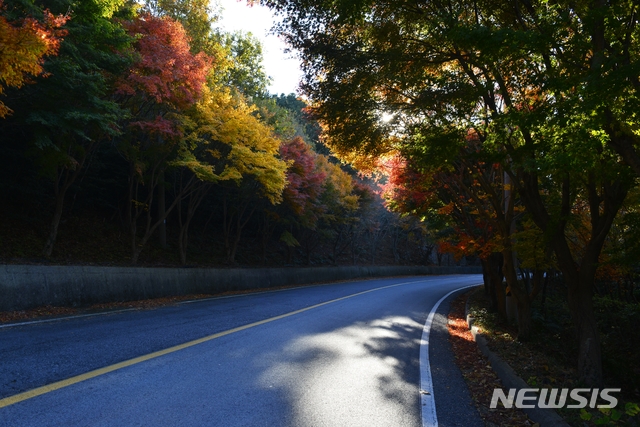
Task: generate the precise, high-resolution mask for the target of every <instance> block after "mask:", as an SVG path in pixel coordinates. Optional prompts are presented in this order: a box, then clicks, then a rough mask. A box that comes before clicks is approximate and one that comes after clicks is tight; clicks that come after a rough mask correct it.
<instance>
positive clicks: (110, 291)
mask: <svg viewBox="0 0 640 427" xmlns="http://www.w3.org/2000/svg"><path fill="white" fill-rule="evenodd" d="M461 273H474V274H475V273H478V274H479V273H481V270H480V267H426V266H425V267H419V266H416V267H403V266H369V267H366V266H363V267H360V266H345V267H343V266H341V267H312V268H255V269H254V268H230V269H211V268H142V267H94V266H43V265H2V266H0V311H11V310H25V309H29V308H34V307H40V306H45V305H52V306H81V305H88V304H96V303H105V302H113V301H134V300H140V299H147V298H159V297H168V296H178V295H188V294H216V293H220V292H224V291H231V290H242V289H256V288H269V287H272V286H286V285H302V284H308V283H322V282H330V281H336V280H348V279H356V278H368V277H387V276H413V275H429V274H461Z"/></svg>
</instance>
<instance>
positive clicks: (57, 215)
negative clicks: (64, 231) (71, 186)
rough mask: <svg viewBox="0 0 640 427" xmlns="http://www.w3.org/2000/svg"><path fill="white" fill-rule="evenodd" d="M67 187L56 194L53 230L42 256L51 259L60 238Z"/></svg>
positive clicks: (52, 220) (51, 229) (52, 221)
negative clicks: (59, 230)
mask: <svg viewBox="0 0 640 427" xmlns="http://www.w3.org/2000/svg"><path fill="white" fill-rule="evenodd" d="M67 188H68V187H67V186H65V187H63V188H62V189H60V191H59V192H58V194H56V206H55V210H54V211H53V218H52V219H51V228H50V231H49V237H48V238H47V243H46V244H45V245H44V250H43V251H42V254H43V255H44V256H45V257H46V258H49V257H50V256H51V253H52V252H53V245H54V244H55V243H56V239H57V238H58V227H59V226H60V219H61V218H62V209H63V207H64V196H65V194H66V193H67Z"/></svg>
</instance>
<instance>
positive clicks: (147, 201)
mask: <svg viewBox="0 0 640 427" xmlns="http://www.w3.org/2000/svg"><path fill="white" fill-rule="evenodd" d="M123 25H124V27H125V29H126V30H127V32H128V33H129V34H130V35H131V36H132V37H134V39H135V42H134V44H133V47H134V49H135V52H136V54H137V60H136V62H135V63H134V65H133V67H132V68H131V69H130V70H129V72H128V73H126V74H125V75H123V76H122V77H121V78H120V79H119V80H118V81H117V82H116V85H115V87H116V95H117V100H118V102H119V103H120V105H122V106H123V107H125V108H127V110H128V111H129V113H130V117H129V119H128V122H127V123H126V128H127V131H128V132H127V133H126V134H125V135H124V136H123V138H121V140H120V142H119V144H118V146H119V150H120V152H121V153H122V154H123V156H125V158H126V159H127V161H128V162H129V165H130V168H129V170H130V172H129V208H128V210H127V219H128V223H129V228H130V233H131V251H132V262H133V263H134V264H135V263H136V262H137V259H138V257H139V255H140V252H141V251H142V248H143V247H144V245H145V244H146V242H147V241H148V240H149V238H150V237H151V235H152V234H153V232H154V231H155V230H156V229H157V228H158V227H160V226H161V224H164V221H165V219H166V217H167V216H168V215H169V213H170V212H171V211H172V210H173V209H174V208H175V207H176V205H177V204H178V202H179V201H180V200H181V199H182V197H183V195H184V194H188V192H189V191H190V190H191V189H192V187H193V185H195V183H196V181H197V180H196V177H195V176H192V177H191V178H190V179H189V180H188V181H187V183H186V184H185V185H184V186H183V187H182V188H181V191H180V193H179V194H178V195H177V196H176V197H175V198H174V200H173V202H172V203H171V204H170V205H169V206H168V207H166V209H165V211H164V212H162V213H160V214H159V215H158V217H156V218H154V217H153V216H152V213H151V205H152V203H153V201H154V195H155V192H156V189H157V188H158V186H159V185H161V184H163V182H162V180H163V177H164V170H165V169H166V168H167V167H168V165H169V160H170V159H171V158H172V156H175V155H176V151H177V142H178V141H179V140H180V138H181V136H182V132H181V130H180V126H179V124H180V119H179V115H178V114H179V113H181V112H184V111H185V110H187V109H188V108H190V107H191V106H193V105H194V104H195V103H196V102H197V101H198V100H199V99H200V97H201V95H202V92H203V90H204V87H205V83H206V78H207V74H208V72H209V70H210V68H211V59H210V58H209V57H207V56H206V55H205V54H204V53H198V54H196V55H194V54H192V53H191V50H190V46H189V42H188V39H187V36H186V32H185V30H184V28H183V27H182V25H181V24H180V23H179V22H177V21H174V20H172V19H171V18H168V17H155V16H153V15H150V14H141V15H140V16H138V17H137V18H136V19H134V20H132V21H128V22H125V23H124V24H123ZM143 215H144V216H145V221H144V228H143V229H142V237H140V238H139V237H138V220H139V218H140V217H142V216H143Z"/></svg>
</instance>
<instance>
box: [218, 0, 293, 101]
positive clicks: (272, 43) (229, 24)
mask: <svg viewBox="0 0 640 427" xmlns="http://www.w3.org/2000/svg"><path fill="white" fill-rule="evenodd" d="M218 3H219V4H220V5H221V6H222V8H223V11H222V19H221V20H220V21H219V22H218V23H219V25H220V26H221V27H222V28H224V29H225V30H227V31H236V30H242V31H245V32H250V33H252V34H253V35H254V36H255V37H256V38H258V39H259V40H260V42H261V43H262V45H263V54H264V67H265V70H266V72H267V75H268V76H269V77H271V79H272V80H271V84H270V85H269V92H271V93H272V94H275V95H279V94H281V93H284V94H289V93H292V92H293V93H295V92H296V90H297V87H298V82H299V81H300V78H301V76H302V72H301V71H300V64H299V61H298V60H297V59H295V58H294V55H293V53H284V49H285V48H286V45H285V43H284V42H283V41H282V40H280V39H279V38H278V37H277V36H276V35H274V34H269V30H270V29H271V27H272V25H273V22H274V17H273V14H272V12H271V11H270V10H269V9H268V8H266V7H262V6H260V5H258V4H256V5H255V6H252V7H249V6H247V2H246V1H245V0H240V1H238V0H218Z"/></svg>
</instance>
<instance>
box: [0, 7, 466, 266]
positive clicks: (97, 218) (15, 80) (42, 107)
mask: <svg viewBox="0 0 640 427" xmlns="http://www.w3.org/2000/svg"><path fill="white" fill-rule="evenodd" d="M0 14H1V15H0V42H1V46H2V50H1V51H0V151H1V154H0V162H1V163H2V167H1V168H0V169H1V170H2V172H0V187H1V188H2V195H3V197H2V199H3V203H2V205H3V208H2V212H1V218H2V225H0V239H1V241H2V243H1V245H0V258H1V259H3V260H4V261H5V262H10V263H25V262H26V263H34V262H35V263H42V262H44V263H62V264H68V263H82V264H98V265H130V264H134V265H156V266H158V265H164V266H180V265H186V266H195V265H201V266H202V265H204V266H236V265H241V266H263V265H267V266H287V265H321V264H325V265H335V264H377V263H381V264H425V263H433V262H435V263H443V262H447V263H453V262H456V261H455V260H454V259H453V258H452V257H451V256H448V255H444V254H443V253H442V252H439V251H438V247H437V243H436V240H435V239H434V236H433V235H431V234H430V232H429V230H428V229H427V228H426V227H425V226H424V224H422V223H421V222H420V221H419V220H417V219H415V218H413V217H409V216H403V215H402V214H400V213H395V212H391V211H390V210H389V209H388V206H387V203H386V201H385V200H384V199H383V186H384V181H381V180H380V179H378V178H375V177H373V176H371V175H363V174H361V173H358V171H356V170H355V169H354V168H352V167H350V166H349V165H347V164H346V163H344V162H341V161H339V160H338V159H337V158H336V157H335V156H333V155H332V153H331V152H330V151H329V149H328V148H327V147H326V145H324V144H323V143H322V141H321V139H320V134H321V127H320V124H319V123H318V121H317V120H315V119H314V118H312V117H311V116H310V115H309V114H308V113H307V112H306V110H307V107H308V105H307V103H306V101H304V99H302V98H299V97H296V96H295V95H294V94H288V95H285V94H280V95H275V94H270V93H268V91H267V85H268V82H269V77H268V76H267V75H266V74H265V72H264V70H263V68H262V47H261V46H260V43H259V41H258V40H257V39H256V38H255V37H253V36H252V35H251V34H249V33H242V32H237V33H226V32H224V31H222V30H219V29H218V28H217V26H216V19H217V18H216V16H217V15H216V14H217V11H216V9H215V5H211V4H209V2H208V1H203V0H199V1H169V0H165V1H147V2H143V3H139V2H133V1H124V0H109V1H104V0H101V1H98V0H95V1H82V2H79V1H71V0H62V1H45V2H42V3H38V5H36V4H35V3H34V2H31V1H10V0H5V1H2V2H1V3H0Z"/></svg>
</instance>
